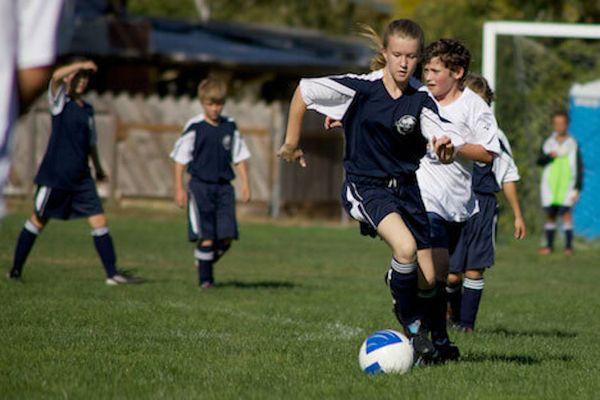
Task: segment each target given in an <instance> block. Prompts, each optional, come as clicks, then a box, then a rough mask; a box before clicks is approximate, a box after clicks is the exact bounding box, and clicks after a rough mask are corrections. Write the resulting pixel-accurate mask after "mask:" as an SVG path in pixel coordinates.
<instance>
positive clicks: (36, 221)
mask: <svg viewBox="0 0 600 400" xmlns="http://www.w3.org/2000/svg"><path fill="white" fill-rule="evenodd" d="M47 223H48V220H47V219H42V218H40V217H38V216H37V215H35V214H31V217H30V218H29V219H28V220H27V222H25V225H26V226H27V225H29V224H31V225H29V227H30V228H32V229H33V228H35V230H37V231H38V233H41V231H42V229H44V227H45V226H46V224H47Z"/></svg>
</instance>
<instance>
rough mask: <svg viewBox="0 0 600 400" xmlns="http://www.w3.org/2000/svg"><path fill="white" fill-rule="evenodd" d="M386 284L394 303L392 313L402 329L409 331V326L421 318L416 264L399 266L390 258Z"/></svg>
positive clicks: (399, 264)
mask: <svg viewBox="0 0 600 400" xmlns="http://www.w3.org/2000/svg"><path fill="white" fill-rule="evenodd" d="M387 282H388V285H389V287H390V292H391V293H392V298H393V301H394V313H395V314H396V317H397V318H398V320H399V321H400V323H401V324H402V326H403V327H404V329H406V330H407V331H410V329H409V326H411V324H413V323H414V322H415V321H417V320H419V319H420V317H421V316H420V313H419V304H418V300H417V264H415V263H412V264H401V263H399V262H398V261H396V260H395V259H393V258H392V263H391V268H390V270H389V271H388V275H387ZM411 333H416V332H411Z"/></svg>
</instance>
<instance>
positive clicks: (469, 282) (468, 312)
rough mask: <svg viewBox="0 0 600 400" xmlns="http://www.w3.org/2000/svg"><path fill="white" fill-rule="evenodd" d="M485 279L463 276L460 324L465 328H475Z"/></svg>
mask: <svg viewBox="0 0 600 400" xmlns="http://www.w3.org/2000/svg"><path fill="white" fill-rule="evenodd" d="M484 286H485V281H484V280H483V278H481V279H469V278H465V280H464V281H463V295H462V310H461V319H460V324H461V325H462V326H463V327H466V328H472V329H473V328H475V319H476V318H477V312H478V311H479V304H480V303H481V295H482V294H483V287H484Z"/></svg>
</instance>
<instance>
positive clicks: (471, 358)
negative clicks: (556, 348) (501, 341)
mask: <svg viewBox="0 0 600 400" xmlns="http://www.w3.org/2000/svg"><path fill="white" fill-rule="evenodd" d="M573 360H574V358H573V356H568V355H564V354H563V355H558V356H552V355H548V356H542V357H534V356H528V355H523V354H515V355H507V354H477V353H475V354H466V355H464V356H462V357H461V358H460V361H462V362H486V361H491V362H504V363H514V364H519V365H536V364H540V363H542V362H545V361H563V362H567V361H573Z"/></svg>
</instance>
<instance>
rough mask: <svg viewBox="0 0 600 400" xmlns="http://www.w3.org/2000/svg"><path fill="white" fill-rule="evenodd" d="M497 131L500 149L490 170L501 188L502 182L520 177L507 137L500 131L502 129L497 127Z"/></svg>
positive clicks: (512, 180) (513, 180)
mask: <svg viewBox="0 0 600 400" xmlns="http://www.w3.org/2000/svg"><path fill="white" fill-rule="evenodd" d="M497 133H498V139H499V140H500V147H501V151H500V153H499V154H498V157H496V158H495V159H494V164H493V165H492V171H493V172H494V176H495V177H496V182H498V186H500V188H502V184H503V183H508V182H516V181H518V180H520V179H521V177H520V176H519V169H518V168H517V165H516V164H515V160H514V158H513V155H512V148H511V147H510V143H509V141H508V138H507V137H506V135H505V134H504V132H502V129H498V130H497Z"/></svg>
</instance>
